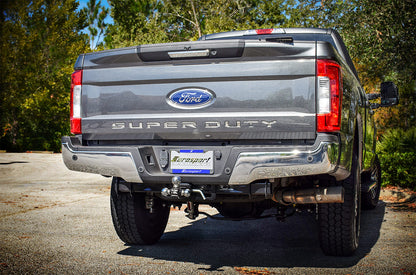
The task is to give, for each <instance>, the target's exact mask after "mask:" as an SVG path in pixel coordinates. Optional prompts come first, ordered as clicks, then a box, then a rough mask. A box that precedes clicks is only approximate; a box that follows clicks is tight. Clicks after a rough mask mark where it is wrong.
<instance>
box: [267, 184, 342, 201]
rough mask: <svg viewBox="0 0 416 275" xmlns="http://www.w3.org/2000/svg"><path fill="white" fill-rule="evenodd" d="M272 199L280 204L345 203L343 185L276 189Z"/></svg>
mask: <svg viewBox="0 0 416 275" xmlns="http://www.w3.org/2000/svg"><path fill="white" fill-rule="evenodd" d="M272 200H274V201H275V202H278V203H280V204H284V205H288V204H315V203H343V202H344V188H343V187H342V186H331V187H317V188H310V189H289V190H288V189H276V190H275V191H274V192H273V197H272Z"/></svg>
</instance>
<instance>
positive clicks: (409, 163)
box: [377, 128, 416, 190]
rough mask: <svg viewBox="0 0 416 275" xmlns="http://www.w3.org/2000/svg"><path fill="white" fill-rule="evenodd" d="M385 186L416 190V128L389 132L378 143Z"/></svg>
mask: <svg viewBox="0 0 416 275" xmlns="http://www.w3.org/2000/svg"><path fill="white" fill-rule="evenodd" d="M377 152H378V155H379V158H380V163H381V170H382V175H381V176H382V180H383V186H385V185H395V186H400V187H405V188H410V189H413V190H416V128H411V129H409V130H407V131H404V130H402V129H391V130H388V131H387V132H386V133H385V134H384V135H383V137H382V138H381V140H380V141H379V142H378V143H377Z"/></svg>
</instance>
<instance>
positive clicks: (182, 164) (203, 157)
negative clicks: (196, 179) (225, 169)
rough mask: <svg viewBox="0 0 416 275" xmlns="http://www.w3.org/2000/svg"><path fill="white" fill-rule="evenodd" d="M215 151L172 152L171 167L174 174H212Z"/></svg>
mask: <svg viewBox="0 0 416 275" xmlns="http://www.w3.org/2000/svg"><path fill="white" fill-rule="evenodd" d="M213 155H214V154H213V151H206V152H205V151H204V150H179V151H171V152H170V168H171V172H172V173H173V174H212V173H213V171H214V159H213Z"/></svg>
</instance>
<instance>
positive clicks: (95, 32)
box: [80, 0, 109, 50]
mask: <svg viewBox="0 0 416 275" xmlns="http://www.w3.org/2000/svg"><path fill="white" fill-rule="evenodd" d="M108 13H109V9H108V8H105V7H104V6H102V5H101V1H100V0H99V1H98V2H96V0H90V1H89V2H88V3H87V7H85V8H83V9H82V10H81V15H80V16H86V18H87V21H88V32H89V33H88V36H89V39H90V48H91V49H92V50H95V49H97V46H99V44H100V42H99V41H100V39H101V37H102V36H103V35H104V34H105V32H106V30H107V24H106V23H105V22H104V20H105V18H106V17H107V15H108ZM101 43H102V42H101Z"/></svg>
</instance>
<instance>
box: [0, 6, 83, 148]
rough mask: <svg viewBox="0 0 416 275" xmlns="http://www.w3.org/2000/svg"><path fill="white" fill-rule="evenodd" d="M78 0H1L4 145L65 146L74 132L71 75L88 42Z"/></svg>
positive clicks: (0, 109)
mask: <svg viewBox="0 0 416 275" xmlns="http://www.w3.org/2000/svg"><path fill="white" fill-rule="evenodd" d="M77 6H78V4H77V3H76V2H75V0H48V1H42V0H34V1H32V0H19V1H13V0H9V1H2V2H1V18H0V20H1V34H0V35H1V46H0V47H1V48H0V66H1V67H0V70H1V72H2V78H1V80H0V81H1V90H0V127H1V131H2V133H1V135H0V147H1V148H4V149H7V150H11V151H24V150H53V151H59V150H60V138H61V136H63V135H67V134H69V119H68V114H69V105H68V102H69V88H70V80H69V75H70V74H71V72H72V67H73V64H74V62H75V60H76V58H77V56H78V54H79V53H80V52H83V51H85V50H86V48H87V43H86V37H84V36H83V35H81V34H79V31H80V30H81V29H83V28H84V27H85V22H84V21H83V20H82V16H79V14H77V13H76V8H77Z"/></svg>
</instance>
